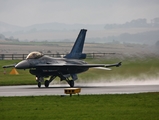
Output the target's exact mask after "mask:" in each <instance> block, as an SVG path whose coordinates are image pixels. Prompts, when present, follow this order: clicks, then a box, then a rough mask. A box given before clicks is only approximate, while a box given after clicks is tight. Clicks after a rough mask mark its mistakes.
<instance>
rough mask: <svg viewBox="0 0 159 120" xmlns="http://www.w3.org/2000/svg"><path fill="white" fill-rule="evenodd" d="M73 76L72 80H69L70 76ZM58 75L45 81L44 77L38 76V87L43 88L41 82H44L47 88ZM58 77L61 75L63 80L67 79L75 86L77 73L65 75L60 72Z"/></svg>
mask: <svg viewBox="0 0 159 120" xmlns="http://www.w3.org/2000/svg"><path fill="white" fill-rule="evenodd" d="M70 76H71V77H72V80H69V77H70ZM56 77H57V76H51V77H50V79H49V80H45V81H44V77H38V76H37V77H36V81H37V82H38V87H39V88H41V83H42V82H44V85H45V87H46V88H48V87H49V84H50V83H51V82H52V81H53V80H54V79H55V78H56ZM58 77H60V79H61V81H63V80H65V81H66V82H67V83H68V84H69V85H70V87H74V81H75V80H77V75H67V76H64V75H62V74H59V75H58Z"/></svg>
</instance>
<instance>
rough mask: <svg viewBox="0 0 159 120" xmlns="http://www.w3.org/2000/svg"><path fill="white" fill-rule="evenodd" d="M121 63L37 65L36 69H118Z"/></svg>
mask: <svg viewBox="0 0 159 120" xmlns="http://www.w3.org/2000/svg"><path fill="white" fill-rule="evenodd" d="M119 66H121V62H119V63H115V64H51V63H50V64H37V65H36V66H35V68H36V67H85V68H100V67H103V68H108V67H119Z"/></svg>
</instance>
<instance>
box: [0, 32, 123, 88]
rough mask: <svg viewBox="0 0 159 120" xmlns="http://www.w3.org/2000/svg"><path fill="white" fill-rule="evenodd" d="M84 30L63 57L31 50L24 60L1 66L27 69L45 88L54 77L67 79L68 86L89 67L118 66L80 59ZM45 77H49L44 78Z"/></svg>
mask: <svg viewBox="0 0 159 120" xmlns="http://www.w3.org/2000/svg"><path fill="white" fill-rule="evenodd" d="M86 32H87V30H86V29H81V31H80V33H79V35H78V37H77V39H76V42H75V44H74V46H73V48H72V50H71V52H70V53H69V54H67V55H66V56H65V57H64V58H53V57H50V56H46V55H43V54H42V53H40V52H31V53H30V54H29V55H28V56H27V57H26V59H25V60H22V61H21V62H19V63H18V64H15V65H11V66H10V65H8V66H7V65H6V66H3V68H7V67H15V68H16V69H29V72H30V73H31V74H32V75H35V76H36V81H37V83H38V87H39V88H40V87H41V83H42V82H44V85H45V87H46V88H47V87H49V84H50V83H51V82H52V81H53V80H54V79H55V78H56V77H59V78H60V80H61V81H62V80H65V81H67V83H68V84H69V85H70V87H74V81H75V80H77V79H78V77H77V74H79V73H82V72H85V71H87V70H88V69H89V68H102V69H109V68H108V67H114V66H116V67H119V66H120V65H121V62H119V63H115V64H87V63H86V62H85V61H82V60H80V59H85V58H86V54H84V53H82V51H83V45H84V41H85V36H86ZM45 77H50V78H49V80H44V78H45Z"/></svg>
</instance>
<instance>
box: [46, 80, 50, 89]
mask: <svg viewBox="0 0 159 120" xmlns="http://www.w3.org/2000/svg"><path fill="white" fill-rule="evenodd" d="M45 87H46V88H48V87H49V81H48V80H45Z"/></svg>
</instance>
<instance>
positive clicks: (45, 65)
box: [15, 55, 89, 77]
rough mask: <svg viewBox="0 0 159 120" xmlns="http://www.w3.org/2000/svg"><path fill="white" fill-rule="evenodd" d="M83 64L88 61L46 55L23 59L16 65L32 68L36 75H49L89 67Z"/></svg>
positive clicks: (17, 66)
mask: <svg viewBox="0 0 159 120" xmlns="http://www.w3.org/2000/svg"><path fill="white" fill-rule="evenodd" d="M83 64H87V63H86V62H85V61H82V60H77V59H65V58H53V57H49V56H46V55H44V56H42V57H40V58H36V59H26V60H23V61H21V62H19V63H18V64H17V65H16V66H15V67H16V68H17V69H30V70H29V71H30V73H31V74H32V75H35V76H41V77H47V76H50V75H53V76H58V75H59V74H62V75H67V74H78V73H81V72H85V71H87V70H88V69H89V67H80V65H83ZM76 65H78V66H76Z"/></svg>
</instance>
